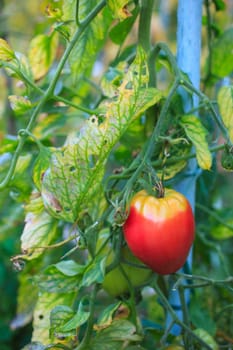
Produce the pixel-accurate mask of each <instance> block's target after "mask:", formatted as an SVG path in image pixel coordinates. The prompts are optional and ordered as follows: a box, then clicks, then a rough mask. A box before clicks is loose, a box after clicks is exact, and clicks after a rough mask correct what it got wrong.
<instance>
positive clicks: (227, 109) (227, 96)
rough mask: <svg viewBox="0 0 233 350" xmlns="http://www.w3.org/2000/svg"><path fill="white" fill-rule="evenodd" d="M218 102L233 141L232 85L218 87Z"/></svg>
mask: <svg viewBox="0 0 233 350" xmlns="http://www.w3.org/2000/svg"><path fill="white" fill-rule="evenodd" d="M232 51H233V49H232ZM218 104H219V110H220V114H221V117H222V120H223V123H224V125H225V127H226V128H227V130H228V133H229V137H230V139H231V142H233V86H222V87H221V88H220V90H219V93H218Z"/></svg>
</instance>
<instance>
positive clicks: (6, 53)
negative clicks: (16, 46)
mask: <svg viewBox="0 0 233 350" xmlns="http://www.w3.org/2000/svg"><path fill="white" fill-rule="evenodd" d="M13 58H15V54H14V51H13V50H12V49H11V47H10V45H9V44H8V43H7V41H6V40H4V39H0V60H2V61H11V60H12V59H13Z"/></svg>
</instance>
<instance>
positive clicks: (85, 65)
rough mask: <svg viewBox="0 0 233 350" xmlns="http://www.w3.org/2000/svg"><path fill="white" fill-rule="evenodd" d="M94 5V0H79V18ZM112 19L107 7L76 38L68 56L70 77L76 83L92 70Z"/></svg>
mask: <svg viewBox="0 0 233 350" xmlns="http://www.w3.org/2000/svg"><path fill="white" fill-rule="evenodd" d="M95 5H96V0H88V1H86V0H81V1H80V2H79V18H80V20H82V19H84V18H85V17H86V16H87V15H88V14H89V13H90V11H91V10H92V9H93V8H94V6H95ZM74 13H75V12H74ZM111 21H112V16H111V13H110V11H109V9H108V8H107V7H105V8H104V9H103V11H101V12H100V13H99V14H98V16H96V17H95V19H94V20H93V21H92V22H91V23H90V25H89V26H88V27H87V28H86V30H85V32H84V33H83V34H82V36H81V38H80V39H79V40H78V42H77V43H76V45H75V46H74V49H73V50H72V52H71V55H70V57H69V64H70V68H71V74H72V79H73V81H74V83H77V82H78V81H79V80H80V79H81V78H83V76H84V77H88V76H89V75H90V73H91V72H92V68H93V65H94V62H95V61H96V57H97V55H98V53H99V52H100V49H101V48H102V47H103V45H104V43H105V41H106V38H107V33H108V30H109V27H110V24H111Z"/></svg>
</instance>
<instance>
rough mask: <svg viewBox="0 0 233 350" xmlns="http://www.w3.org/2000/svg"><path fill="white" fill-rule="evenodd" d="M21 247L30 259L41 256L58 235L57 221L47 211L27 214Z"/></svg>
mask: <svg viewBox="0 0 233 350" xmlns="http://www.w3.org/2000/svg"><path fill="white" fill-rule="evenodd" d="M25 222H26V224H25V226H24V230H23V233H22V236H21V248H22V251H23V253H24V254H25V258H26V259H28V260H31V259H34V258H36V257H38V256H40V255H41V254H42V253H43V252H44V250H45V249H46V247H47V246H48V245H49V244H50V242H51V241H52V239H53V238H54V237H55V236H56V232H57V222H56V221H55V220H54V219H53V218H52V217H51V216H50V215H49V214H48V213H46V212H45V211H42V212H40V213H33V212H29V213H27V214H26V218H25Z"/></svg>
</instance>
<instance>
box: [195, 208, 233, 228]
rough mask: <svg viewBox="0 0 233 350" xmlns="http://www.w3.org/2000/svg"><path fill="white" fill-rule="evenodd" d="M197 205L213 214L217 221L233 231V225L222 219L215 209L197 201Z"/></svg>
mask: <svg viewBox="0 0 233 350" xmlns="http://www.w3.org/2000/svg"><path fill="white" fill-rule="evenodd" d="M196 207H197V208H199V209H200V210H202V211H204V212H205V213H207V214H208V215H211V216H212V217H213V218H214V219H215V220H216V221H218V222H219V223H220V224H222V225H223V226H225V227H227V228H228V229H229V230H231V231H233V225H231V224H228V223H227V222H226V220H224V219H222V218H221V217H220V216H218V215H217V214H216V213H215V212H214V211H213V210H210V209H209V208H207V207H205V206H204V205H202V204H200V203H196Z"/></svg>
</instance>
